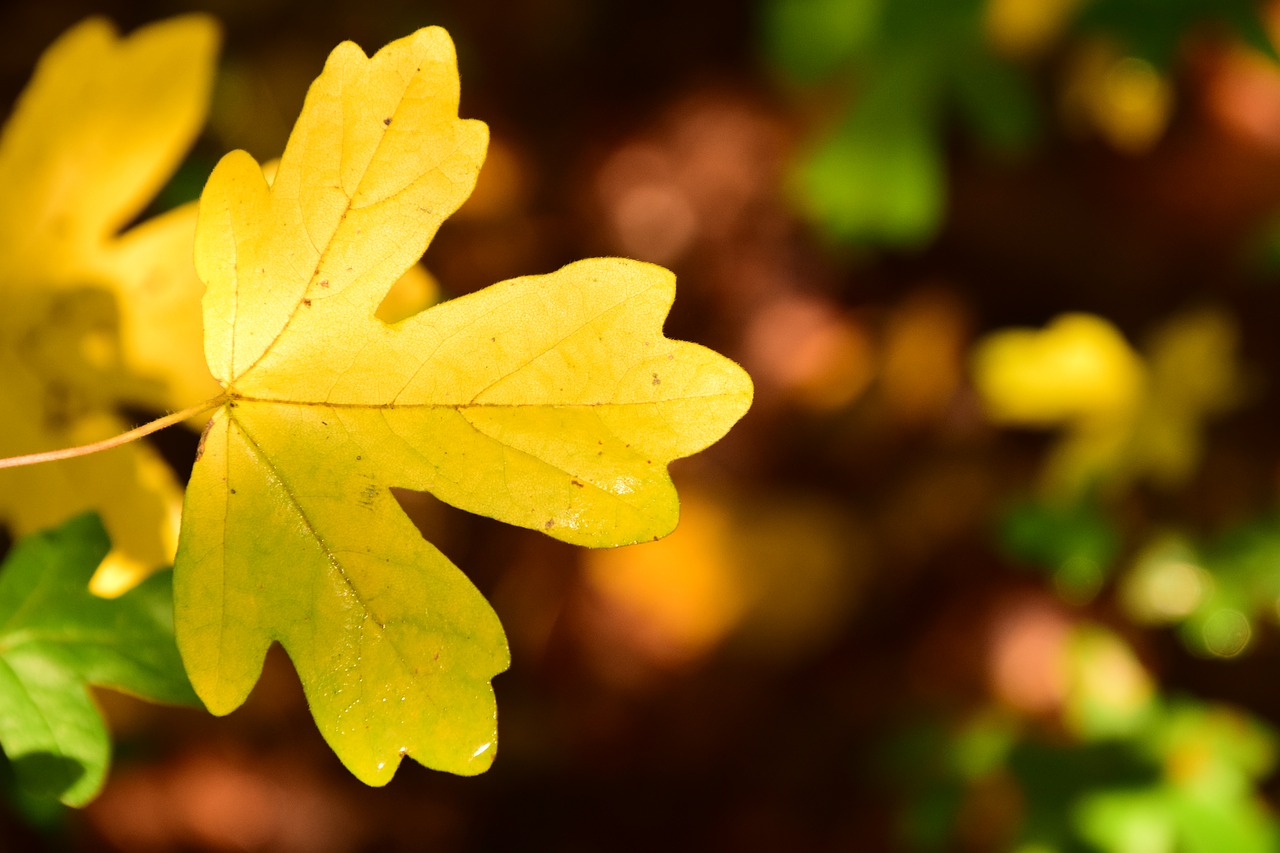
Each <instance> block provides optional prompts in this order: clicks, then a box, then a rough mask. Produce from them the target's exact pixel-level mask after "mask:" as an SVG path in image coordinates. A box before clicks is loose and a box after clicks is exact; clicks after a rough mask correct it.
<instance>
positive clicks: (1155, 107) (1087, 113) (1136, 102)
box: [1062, 41, 1174, 154]
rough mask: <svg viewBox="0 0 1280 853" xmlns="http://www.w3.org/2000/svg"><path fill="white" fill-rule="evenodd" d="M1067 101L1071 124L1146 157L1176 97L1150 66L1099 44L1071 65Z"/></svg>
mask: <svg viewBox="0 0 1280 853" xmlns="http://www.w3.org/2000/svg"><path fill="white" fill-rule="evenodd" d="M1062 100H1063V109H1064V112H1065V113H1066V118H1067V120H1068V122H1070V123H1072V124H1074V125H1075V126H1076V127H1077V129H1080V130H1085V129H1087V130H1092V131H1094V132H1096V133H1098V134H1099V135H1101V136H1102V138H1103V139H1105V140H1106V141H1107V142H1108V143H1110V144H1111V146H1112V147H1114V148H1116V149H1117V150H1119V151H1123V152H1125V153H1127V154H1141V153H1143V152H1145V151H1148V150H1150V149H1151V148H1152V146H1154V145H1155V144H1156V142H1158V141H1159V140H1160V137H1161V136H1162V135H1163V134H1164V131H1165V128H1166V127H1167V126H1168V124H1169V119H1170V117H1171V116H1172V114H1173V104H1174V92H1173V86H1172V84H1171V83H1170V82H1169V80H1168V79H1167V78H1166V77H1165V75H1164V74H1162V73H1161V72H1160V71H1159V70H1158V69H1156V67H1155V66H1153V65H1152V64H1151V63H1149V62H1147V61H1146V60H1143V59H1139V58H1137V57H1134V56H1124V55H1122V54H1121V53H1120V52H1119V51H1118V50H1117V49H1116V48H1115V46H1114V45H1112V44H1110V43H1109V42H1105V41H1094V42H1089V43H1087V44H1085V45H1084V46H1083V47H1082V48H1081V49H1080V50H1079V51H1078V53H1077V54H1076V57H1075V61H1074V62H1072V63H1071V66H1070V68H1069V70H1068V73H1067V82H1066V84H1065V86H1064V89H1063V95H1062Z"/></svg>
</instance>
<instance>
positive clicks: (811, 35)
mask: <svg viewBox="0 0 1280 853" xmlns="http://www.w3.org/2000/svg"><path fill="white" fill-rule="evenodd" d="M884 5H886V4H885V0H771V2H768V3H766V4H765V6H764V34H763V35H764V44H765V49H766V50H767V52H768V54H769V56H770V58H771V59H772V60H773V61H774V63H775V64H776V65H778V66H779V67H780V68H782V69H783V71H785V72H786V73H787V74H789V75H791V76H792V77H794V78H795V79H796V80H799V81H803V82H816V81H819V80H822V79H823V78H825V77H828V76H830V75H831V74H832V73H833V72H835V71H838V70H840V69H841V68H842V67H844V66H846V65H848V64H849V63H850V62H851V61H852V60H854V59H856V58H858V57H859V55H860V54H861V53H862V52H863V51H864V50H865V49H866V47H867V46H868V45H869V44H872V43H873V42H874V39H875V36H876V34H877V31H878V29H879V23H880V18H881V14H882V12H881V7H882V6H884Z"/></svg>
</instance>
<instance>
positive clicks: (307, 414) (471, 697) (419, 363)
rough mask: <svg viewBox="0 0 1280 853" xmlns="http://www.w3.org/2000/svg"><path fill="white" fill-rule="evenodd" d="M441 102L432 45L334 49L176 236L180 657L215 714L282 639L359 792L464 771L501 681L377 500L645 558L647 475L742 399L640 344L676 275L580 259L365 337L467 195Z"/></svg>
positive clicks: (469, 618)
mask: <svg viewBox="0 0 1280 853" xmlns="http://www.w3.org/2000/svg"><path fill="white" fill-rule="evenodd" d="M458 98H459V81H458V73H457V64H456V59H455V56H454V50H453V44H452V42H451V41H450V40H449V37H448V35H447V34H446V33H445V32H444V31H443V30H440V29H437V28H429V29H424V30H419V31H418V32H417V33H415V34H414V35H412V36H409V37H407V38H404V39H401V40H399V41H397V42H393V43H392V44H390V45H388V46H386V47H385V48H383V49H382V50H380V51H379V52H378V53H377V54H376V55H375V56H374V57H373V58H369V57H367V56H366V55H365V54H364V52H363V51H361V49H360V48H359V47H357V46H355V45H354V44H351V43H349V42H348V43H344V44H342V45H339V46H338V47H337V48H336V49H335V50H334V51H333V53H332V54H331V55H330V57H329V59H328V62H327V63H326V65H325V69H324V72H323V73H322V74H321V75H320V77H319V78H317V80H316V81H315V83H313V84H312V87H311V89H310V91H309V92H308V94H307V99H306V102H305V104H304V106H303V110H302V114H301V115H300V116H299V119H298V122H297V125H296V126H295V128H294V131H293V133H292V135H291V136H290V139H289V142H288V145H287V147H286V149H285V153H284V155H283V157H282V159H281V162H280V165H279V169H278V171H277V173H276V175H275V177H274V180H272V181H271V182H268V181H267V180H266V179H265V178H264V175H263V172H262V169H261V167H260V166H259V165H258V163H256V162H255V161H254V160H253V158H252V157H250V156H249V155H248V154H246V153H245V152H243V151H237V152H232V153H231V154H228V155H227V156H226V157H224V158H223V159H222V161H221V162H220V163H219V164H218V166H217V168H216V169H215V170H214V172H213V174H212V175H211V176H210V178H209V182H208V184H207V186H206V187H205V191H204V194H203V196H202V198H201V202H200V220H199V225H198V228H197V233H196V266H197V269H198V270H199V272H200V276H201V278H203V279H204V281H205V282H206V285H207V292H206V295H205V300H204V317H205V353H206V356H207V359H208V363H209V365H210V369H211V370H212V372H213V374H214V376H216V377H217V378H218V380H219V381H220V382H221V383H222V385H223V387H224V389H225V393H224V395H223V396H222V397H221V398H220V400H218V401H216V402H217V403H218V411H217V412H216V413H215V414H214V416H213V419H212V420H211V422H210V424H209V426H208V428H207V430H206V433H205V436H204V440H203V443H202V452H201V455H200V457H199V458H198V459H197V462H196V465H195V468H194V470H193V471H192V476H191V482H190V484H189V486H188V489H187V495H186V503H185V508H184V513H183V521H182V534H181V540H180V543H179V549H178V556H177V559H176V561H175V565H174V598H175V616H176V619H175V621H176V630H177V635H178V644H179V647H180V649H181V650H182V654H183V660H184V662H185V663H186V666H187V669H188V672H189V674H190V676H191V680H192V684H193V686H194V687H195V688H196V691H197V693H199V695H200V697H201V698H202V699H203V700H204V702H205V703H206V705H207V706H208V707H209V709H210V710H211V711H213V712H214V713H218V714H224V713H227V712H229V711H231V710H233V709H234V708H236V707H237V706H239V705H240V704H241V702H243V701H244V699H245V698H246V696H247V695H248V693H249V691H250V690H251V689H252V687H253V685H254V683H255V682H256V681H257V677H258V674H259V672H260V671H261V667H262V662H263V656H264V655H265V653H266V650H267V648H268V646H269V645H270V644H271V643H272V642H274V641H278V642H280V643H281V644H282V645H283V646H284V648H285V650H286V651H287V652H288V653H289V655H290V657H291V659H292V660H293V662H294V665H295V667H296V668H297V670H298V674H299V676H300V679H301V681H302V684H303V687H304V689H305V691H306V694H307V699H308V702H309V703H310V706H311V711H312V714H313V716H314V717H315V719H316V722H317V724H318V726H319V728H320V731H321V733H322V734H323V735H324V737H325V738H326V740H327V741H328V742H329V744H330V745H331V746H332V747H333V749H334V751H335V752H336V753H337V754H338V756H339V757H340V758H341V759H342V760H343V762H344V763H345V764H346V765H347V766H348V768H350V769H351V771H352V772H353V773H355V774H356V775H357V776H358V777H359V778H361V779H362V780H364V781H366V782H369V783H371V784H381V783H384V782H386V781H387V780H389V779H390V778H391V776H392V774H393V773H394V772H395V769H396V767H397V766H398V764H399V762H400V760H401V758H402V757H403V756H405V755H410V756H412V757H414V758H415V759H417V760H418V761H420V762H422V763H424V764H427V765H428V766H431V767H436V768H439V769H444V770H449V771H452V772H457V773H476V772H480V771H482V770H484V769H485V768H486V767H488V766H489V763H490V762H491V761H492V760H493V755H494V751H495V750H494V745H495V743H496V731H495V708H494V698H493V691H492V688H491V686H490V684H489V681H490V679H491V678H492V677H493V676H494V675H496V674H497V673H498V672H501V671H502V670H503V669H505V668H506V666H507V663H508V652H507V646H506V640H505V637H504V636H503V633H502V628H501V626H500V625H499V624H498V620H497V617H496V616H495V614H494V613H493V611H492V609H491V608H490V607H489V605H488V604H487V602H485V600H484V598H483V597H482V596H481V595H480V594H479V592H478V591H477V590H476V589H475V588H474V587H473V586H472V585H471V584H470V582H469V581H468V580H467V579H466V577H465V576H463V575H462V573H461V572H460V571H458V569H457V568H456V567H455V566H453V564H452V563H450V562H449V561H448V559H447V558H445V557H444V555H442V554H441V553H440V552H439V551H438V550H436V549H435V548H434V547H433V546H431V545H430V544H429V543H427V542H425V541H424V540H423V539H422V538H421V536H420V534H419V533H418V531H417V530H416V528H414V526H413V524H412V523H411V522H410V520H409V519H408V518H407V516H405V514H404V513H403V512H402V510H401V509H400V507H399V505H398V504H397V502H396V500H395V498H394V496H393V495H392V493H391V490H390V487H392V486H398V487H405V488H412V489H419V490H425V491H430V492H432V493H434V494H435V495H436V496H437V497H439V498H441V499H442V500H444V501H446V502H448V503H450V504H453V505H454V506H458V507H461V508H464V509H467V510H470V511H474V512H477V513H481V514H484V515H488V516H492V517H494V518H497V519H500V520H503V521H507V522H510V523H512V524H518V525H523V526H525V527H530V528H533V529H536V530H540V531H543V532H545V533H547V534H549V535H551V536H555V537H557V538H560V539H563V540H565V541H568V542H574V543H578V544H583V545H593V546H604V545H620V544H625V543H630V542H636V541H641V540H648V539H654V538H657V537H660V536H662V535H665V534H666V533H668V532H670V530H671V529H672V528H673V527H674V526H675V523H676V517H677V513H678V504H677V501H676V495H675V490H674V487H673V486H672V484H671V480H670V478H669V477H668V475H667V471H666V466H667V464H668V463H669V462H670V461H671V460H673V459H675V458H678V457H681V456H685V455H688V454H690V453H694V452H697V451H698V450H701V449H702V448H704V447H706V446H707V445H709V444H711V443H712V442H713V441H715V440H716V439H718V438H719V437H720V436H721V435H722V434H723V433H724V432H725V431H726V430H727V429H728V428H729V427H730V426H731V425H732V424H733V423H734V422H735V421H736V420H737V419H738V418H739V417H741V416H742V414H743V413H744V412H745V411H746V409H747V407H748V406H749V404H750V401H751V394H752V389H751V383H750V380H749V379H748V378H747V376H746V374H745V373H744V372H743V371H742V369H741V368H739V367H738V366H737V365H735V364H733V363H732V362H731V361H729V360H728V359H726V358H723V357H722V356H719V355H717V354H715V353H713V352H711V351H709V350H706V349H704V348H702V347H699V346H697V345H695V344H690V343H684V342H680V341H673V340H670V339H668V338H666V337H664V336H663V335H662V323H663V320H664V319H665V317H666V314H667V311H668V310H669V308H670V306H671V301H672V299H673V297H674V291H675V280H674V276H672V275H671V273H670V272H668V271H667V270H664V269H662V268H661V267H656V266H653V265H650V264H644V263H639V262H635V261H627V260H622V259H616V258H614V259H594V260H586V261H580V262H578V263H575V264H571V265H569V266H567V267H564V268H563V269H561V270H559V271H557V272H553V273H551V274H548V275H539V276H528V277H525V278H518V279H513V280H510V281H505V282H502V283H499V284H496V285H493V286H492V287H489V288H487V289H485V290H483V291H480V292H478V293H474V294H471V295H469V296H465V297H462V298H459V299H455V300H452V301H449V302H445V303H442V304H440V305H437V306H435V307H433V308H431V309H429V310H426V311H423V312H421V313H418V314H414V315H412V316H410V317H407V318H406V319H403V320H400V321H399V322H396V323H387V322H385V321H383V320H382V319H379V317H378V316H377V314H376V311H377V309H378V307H379V305H380V304H383V302H384V298H385V295H386V293H387V290H388V288H390V287H391V286H392V283H393V282H395V281H396V280H397V279H398V278H399V277H400V276H401V274H402V273H403V272H404V271H405V270H406V269H408V268H409V267H410V266H411V265H412V264H413V263H414V262H415V261H416V260H417V259H418V258H419V257H420V256H421V255H422V253H423V251H424V250H425V248H426V246H427V244H428V242H429V241H430V240H431V238H432V237H433V236H434V234H435V232H436V229H437V228H438V227H439V226H440V224H441V223H442V222H443V221H444V219H445V218H446V217H447V216H449V215H450V214H451V213H452V212H453V211H454V210H456V209H457V207H458V206H459V205H460V204H461V203H462V202H463V200H464V199H465V198H466V196H467V194H468V193H469V192H470V191H471V189H472V187H473V186H474V184H475V180H476V175H477V174H478V172H479V169H480V164H481V162H482V160H483V158H484V153H485V147H486V144H487V138H488V131H487V128H486V127H485V125H484V124H482V123H481V122H478V121H474V120H463V119H459V118H458V115H457V110H458Z"/></svg>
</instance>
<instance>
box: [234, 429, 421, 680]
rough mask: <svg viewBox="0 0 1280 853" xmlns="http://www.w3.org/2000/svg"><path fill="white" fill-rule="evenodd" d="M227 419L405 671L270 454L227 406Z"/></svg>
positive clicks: (388, 636) (399, 652)
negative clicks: (242, 438)
mask: <svg viewBox="0 0 1280 853" xmlns="http://www.w3.org/2000/svg"><path fill="white" fill-rule="evenodd" d="M227 416H228V419H229V421H230V424H228V427H231V426H234V427H235V429H237V430H238V431H239V433H240V434H241V435H242V436H243V437H244V440H245V441H246V442H247V443H248V445H249V446H250V447H251V448H252V449H253V452H254V455H255V456H256V457H257V458H258V459H259V460H260V461H261V462H262V463H263V465H265V466H266V468H267V470H268V471H269V472H270V476H271V478H272V479H273V480H274V481H275V483H276V485H278V486H279V488H280V490H281V491H282V492H283V493H284V495H285V497H286V498H287V499H288V501H289V505H290V506H291V507H292V508H293V510H294V512H296V513H297V515H298V518H299V519H300V520H301V521H302V523H303V525H305V527H306V529H307V533H308V534H309V535H310V536H311V537H312V538H313V539H315V541H316V544H317V545H318V546H319V547H320V550H321V552H322V553H323V554H324V557H325V560H326V561H327V562H328V564H329V566H330V568H332V569H333V571H334V572H336V573H337V575H338V577H339V578H341V579H342V582H343V584H344V585H345V586H346V587H347V588H348V589H349V590H351V594H352V595H353V596H354V597H355V599H356V602H357V603H358V604H359V606H360V609H361V611H362V612H363V613H364V614H365V616H366V618H368V620H369V621H370V622H372V623H373V624H374V625H375V626H376V627H377V629H378V631H379V633H380V634H381V635H382V637H383V638H384V639H385V640H386V641H387V644H388V645H389V646H391V648H392V649H393V650H394V651H395V653H396V659H397V660H398V661H399V662H400V664H401V665H402V666H403V667H405V668H406V670H407V669H409V668H410V664H409V656H408V655H406V654H405V652H404V650H403V649H401V648H400V647H399V646H398V645H397V644H396V642H395V638H394V636H393V635H392V633H391V632H389V631H388V630H387V625H386V623H385V622H384V621H383V620H382V619H381V618H379V617H378V615H377V613H375V612H374V610H373V607H372V606H371V605H370V604H369V602H368V601H367V600H366V598H365V597H364V595H363V594H362V593H361V592H360V589H359V587H357V586H356V583H355V581H354V580H353V579H352V577H351V575H350V573H348V571H347V569H346V567H345V566H343V565H342V562H341V561H340V560H339V559H338V557H337V555H336V554H335V553H334V551H333V549H332V548H331V547H329V544H328V542H327V541H326V540H325V537H324V536H323V535H322V534H321V533H320V530H319V529H318V527H317V526H316V524H315V521H314V520H313V519H312V518H311V516H310V515H309V514H308V513H307V510H306V508H305V507H303V506H302V503H301V502H300V501H299V500H298V497H297V495H296V493H295V492H294V491H293V489H292V488H290V486H289V482H288V480H287V478H286V477H285V476H284V474H283V472H281V471H280V469H279V468H278V467H277V466H276V464H275V463H274V462H273V461H272V459H271V455H270V454H269V453H268V452H267V451H266V449H265V448H264V447H263V446H262V445H261V444H260V443H259V442H258V440H257V439H256V438H255V437H254V436H253V435H252V433H251V432H250V431H249V430H248V428H247V426H246V425H245V423H244V422H243V420H242V419H240V418H237V417H236V415H235V412H234V411H233V410H232V409H231V408H230V407H228V409H227ZM228 432H229V430H228Z"/></svg>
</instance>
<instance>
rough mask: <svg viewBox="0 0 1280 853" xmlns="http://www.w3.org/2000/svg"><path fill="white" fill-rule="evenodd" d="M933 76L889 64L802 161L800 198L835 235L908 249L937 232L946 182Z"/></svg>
mask: <svg viewBox="0 0 1280 853" xmlns="http://www.w3.org/2000/svg"><path fill="white" fill-rule="evenodd" d="M931 82H932V81H929V80H927V79H926V80H923V81H922V80H921V79H920V75H919V74H918V73H917V69H913V68H911V67H910V63H907V62H903V63H900V64H898V65H895V66H894V67H892V68H889V69H886V70H885V71H884V73H883V74H881V75H880V76H877V77H876V78H874V79H873V80H870V81H868V82H867V85H866V87H865V89H864V90H863V91H862V92H861V93H860V95H859V99H858V102H857V103H856V104H855V105H854V107H853V109H852V111H851V112H850V114H849V115H848V117H846V119H845V120H844V121H843V122H842V123H841V125H840V127H838V128H837V129H836V131H835V132H834V133H833V134H831V135H830V136H829V137H827V138H826V139H824V140H822V141H821V142H820V143H819V144H818V145H817V147H815V148H814V149H813V150H812V152H810V153H809V155H808V156H807V157H806V158H805V159H804V160H803V161H802V162H801V163H800V167H799V170H798V173H797V175H796V189H797V191H798V194H799V199H800V203H801V204H802V205H804V206H805V207H806V208H807V210H808V213H809V214H810V216H812V217H813V218H814V219H815V220H817V221H818V222H820V223H822V225H823V226H825V227H826V229H827V230H828V231H829V232H830V233H831V234H832V235H833V236H835V237H836V238H837V239H840V240H846V241H849V242H854V243H856V242H863V241H872V242H881V243H886V244H889V245H895V246H907V247H911V246H918V245H920V244H921V243H923V242H925V241H926V240H928V239H929V238H930V237H932V236H933V234H934V232H935V231H936V230H937V228H938V225H939V223H940V221H941V219H942V213H943V207H944V201H945V195H946V187H945V183H944V174H943V170H944V167H943V162H942V151H941V149H940V145H939V141H938V139H937V138H936V137H937V131H936V128H935V105H934V92H933V87H932V86H931V85H930V84H931Z"/></svg>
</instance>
